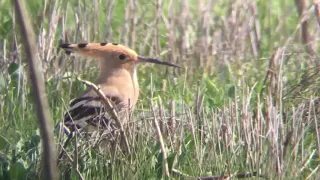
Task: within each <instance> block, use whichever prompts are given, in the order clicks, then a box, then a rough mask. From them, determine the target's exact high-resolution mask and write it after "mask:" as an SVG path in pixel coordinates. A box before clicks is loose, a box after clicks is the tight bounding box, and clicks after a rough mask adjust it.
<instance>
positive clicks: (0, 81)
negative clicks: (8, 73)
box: [0, 72, 5, 90]
mask: <svg viewBox="0 0 320 180" xmlns="http://www.w3.org/2000/svg"><path fill="white" fill-rule="evenodd" d="M3 87H5V80H4V77H3V74H2V73H1V72H0V90H1V89H2V88H3Z"/></svg>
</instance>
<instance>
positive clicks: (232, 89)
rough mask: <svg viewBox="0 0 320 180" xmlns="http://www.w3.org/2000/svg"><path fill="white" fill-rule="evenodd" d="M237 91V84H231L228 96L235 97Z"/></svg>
mask: <svg viewBox="0 0 320 180" xmlns="http://www.w3.org/2000/svg"><path fill="white" fill-rule="evenodd" d="M235 91H236V88H235V86H231V87H230V88H229V89H228V96H229V97H230V98H234V92H235Z"/></svg>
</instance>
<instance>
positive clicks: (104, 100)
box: [77, 78, 130, 154]
mask: <svg viewBox="0 0 320 180" xmlns="http://www.w3.org/2000/svg"><path fill="white" fill-rule="evenodd" d="M77 79H78V80H79V81H81V82H82V83H83V84H85V85H86V86H88V87H90V88H92V89H93V90H94V91H95V92H96V93H97V94H98V95H99V97H100V98H101V99H102V103H103V104H104V105H105V107H106V110H107V112H108V114H109V115H110V116H111V118H112V119H113V120H115V122H116V124H117V126H118V128H119V129H120V134H121V136H122V137H123V138H124V141H125V145H126V148H127V151H128V153H129V154H130V148H129V147H130V146H129V142H128V138H127V136H126V133H125V132H124V128H123V126H122V124H121V121H120V119H119V117H118V114H117V111H116V110H115V108H114V107H113V106H112V104H111V102H110V100H109V99H108V98H107V97H106V96H105V94H104V93H103V92H102V91H101V89H100V88H99V87H97V86H96V85H95V84H93V83H91V82H89V81H86V80H82V79H80V78H77Z"/></svg>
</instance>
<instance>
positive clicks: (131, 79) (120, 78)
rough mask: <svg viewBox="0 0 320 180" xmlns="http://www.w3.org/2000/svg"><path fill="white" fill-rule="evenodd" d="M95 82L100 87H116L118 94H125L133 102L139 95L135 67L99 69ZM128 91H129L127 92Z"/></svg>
mask: <svg viewBox="0 0 320 180" xmlns="http://www.w3.org/2000/svg"><path fill="white" fill-rule="evenodd" d="M96 84H97V85H99V86H100V87H113V88H116V89H117V92H118V93H120V94H127V95H128V96H129V97H127V98H130V99H131V101H133V104H135V102H136V101H137V99H138V96H139V84H138V80H137V72H136V69H133V70H132V71H129V70H127V69H124V68H119V69H112V70H103V69H101V72H100V75H99V78H98V79H97V80H96ZM128 92H130V93H128Z"/></svg>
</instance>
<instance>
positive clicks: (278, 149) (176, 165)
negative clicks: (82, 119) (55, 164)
mask: <svg viewBox="0 0 320 180" xmlns="http://www.w3.org/2000/svg"><path fill="white" fill-rule="evenodd" d="M319 5H320V4H319V2H317V1H311V0H295V1H292V0H281V1H278V0H271V1H268V0H256V1H251V0H226V1H225V0H217V1H212V0H157V1H150V0H127V1H125V0H108V1H104V0H55V1H53V0H34V1H28V2H27V9H26V10H27V11H28V12H29V14H30V17H29V18H30V19H31V21H32V25H33V28H34V29H33V30H34V31H35V33H36V35H37V43H38V44H37V47H35V48H37V50H38V55H37V57H38V58H39V59H40V60H41V62H42V64H39V66H42V68H43V76H44V77H45V81H46V82H45V85H46V91H47V97H48V101H49V105H50V112H51V115H52V117H53V120H54V123H58V122H59V121H60V120H61V119H62V117H63V115H64V112H65V111H66V110H67V108H68V102H69V101H70V100H71V99H72V98H75V97H77V95H79V94H81V93H82V92H83V90H84V89H85V88H86V86H85V85H83V84H82V83H81V82H79V81H78V80H77V79H76V77H81V78H82V79H85V80H89V81H93V80H94V79H95V77H96V75H97V73H98V69H97V63H96V62H95V61H94V60H90V59H88V60H85V59H83V58H80V57H77V58H72V57H71V58H69V57H68V56H66V55H65V54H64V52H63V51H62V50H61V49H59V44H60V43H61V42H65V41H69V42H70V43H80V42H115V43H121V44H124V45H127V46H129V47H131V48H132V49H134V50H136V51H137V52H138V54H141V55H144V56H151V57H159V58H161V59H164V60H169V61H171V62H173V63H177V64H179V65H181V66H182V67H183V68H182V69H172V68H167V67H160V66H153V65H142V66H140V67H139V75H138V76H139V83H140V87H141V96H140V98H139V99H140V100H139V102H138V104H137V108H136V110H135V112H134V118H133V120H134V129H133V131H132V132H133V134H135V135H134V136H132V137H131V138H132V139H131V141H132V142H134V143H133V152H132V154H131V155H130V156H126V155H123V156H121V157H120V158H119V159H120V160H117V161H116V163H115V162H113V161H112V160H111V161H110V158H111V157H112V155H110V154H99V153H98V152H97V151H96V150H95V149H93V148H89V149H88V148H87V147H86V146H79V150H78V151H79V153H78V155H75V156H79V157H77V158H79V162H78V164H77V165H74V164H73V166H71V167H70V163H68V162H66V163H64V164H63V165H61V166H60V167H59V177H60V178H61V179H63V178H66V177H68V178H70V179H79V178H84V179H105V178H106V177H107V176H109V177H110V178H113V179H128V178H129V179H161V178H173V179H175V178H176V179H185V178H196V177H207V178H209V176H212V175H218V176H220V175H224V176H229V177H230V176H231V177H234V176H237V174H239V173H240V174H241V173H244V172H252V173H253V172H255V173H253V174H254V175H261V176H264V177H268V178H269V179H320V173H319V169H320V153H319V150H320V135H319V131H320V123H319V118H320V116H319V113H320V106H319V105H320V99H319V98H318V96H319V92H320V91H319V90H320V88H319V87H320V83H319V82H320V81H319V80H320V78H319V77H320V76H319V57H318V52H319V47H318V46H319V45H318V41H319V38H318V37H319V25H320V9H319ZM14 11H15V9H14V6H13V3H12V2H11V1H9V0H2V1H0V45H1V52H0V58H1V60H0V122H1V123H0V179H12V180H13V179H18V180H20V179H41V161H40V159H41V158H40V157H41V151H42V149H41V136H40V134H39V130H38V124H37V122H38V121H37V117H36V113H35V112H36V108H35V104H34V100H33V96H32V90H33V89H32V87H31V84H30V80H29V78H28V77H29V76H28V75H29V71H28V64H27V63H26V56H25V53H24V47H23V46H22V43H21V41H22V39H23V38H24V37H22V36H21V35H20V31H19V29H20V27H19V24H18V23H17V22H16V20H15V13H14ZM155 122H158V123H159V124H160V129H161V135H162V136H163V139H164V142H162V143H161V142H160V141H159V138H158V136H157V134H156V130H155V128H154V123H155ZM56 140H57V141H56V144H55V145H54V146H56V147H57V148H58V147H59V146H58V144H59V139H58V138H56ZM161 145H163V146H164V147H165V149H164V150H163V149H161ZM75 156H74V154H70V157H71V159H72V158H74V157H75ZM164 157H166V158H164ZM111 159H112V158H111ZM110 162H111V164H112V166H110ZM110 167H111V168H110ZM79 174H81V176H80V175H79ZM210 178H212V179H213V178H214V177H210ZM261 178H263V177H260V178H259V177H257V176H255V177H252V179H261Z"/></svg>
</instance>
